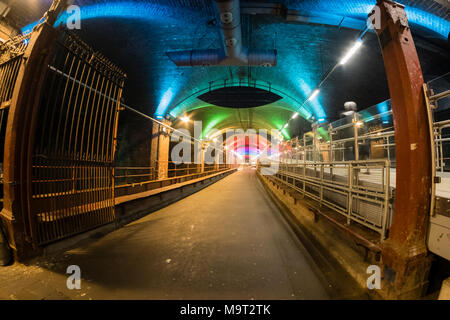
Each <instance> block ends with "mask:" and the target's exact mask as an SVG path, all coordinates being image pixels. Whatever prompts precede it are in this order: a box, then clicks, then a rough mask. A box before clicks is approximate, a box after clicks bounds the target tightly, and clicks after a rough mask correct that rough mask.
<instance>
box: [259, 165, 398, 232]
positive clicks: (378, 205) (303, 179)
mask: <svg viewBox="0 0 450 320" xmlns="http://www.w3.org/2000/svg"><path fill="white" fill-rule="evenodd" d="M278 165H279V169H278V171H277V172H276V173H275V174H274V175H273V176H270V178H271V179H276V180H277V181H279V182H281V183H283V184H285V185H287V186H289V187H290V188H292V189H294V190H296V191H298V192H299V193H300V194H302V195H303V196H306V197H308V198H310V199H312V200H315V201H317V202H318V205H319V206H320V207H322V206H326V207H329V208H330V209H332V210H334V211H336V212H338V213H340V214H341V215H343V216H345V217H346V219H347V223H350V222H351V221H355V222H357V223H359V224H362V225H364V226H366V227H368V228H370V229H372V230H374V231H376V232H378V233H380V235H381V238H382V239H384V238H385V237H386V230H387V229H388V227H389V225H390V223H391V218H392V217H391V216H392V215H391V208H390V198H391V188H390V187H389V179H390V174H389V169H390V168H389V162H388V161H386V160H384V161H378V160H365V161H346V162H339V161H338V162H303V163H283V162H280V163H279V164H278ZM258 170H260V167H259V168H258ZM369 171H370V175H368V174H367V172H369Z"/></svg>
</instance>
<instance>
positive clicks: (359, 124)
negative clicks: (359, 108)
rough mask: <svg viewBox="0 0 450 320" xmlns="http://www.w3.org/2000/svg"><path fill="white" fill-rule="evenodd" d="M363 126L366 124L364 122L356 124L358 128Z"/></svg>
mask: <svg viewBox="0 0 450 320" xmlns="http://www.w3.org/2000/svg"><path fill="white" fill-rule="evenodd" d="M363 124H364V122H362V121H357V122H356V126H357V127H362V126H363Z"/></svg>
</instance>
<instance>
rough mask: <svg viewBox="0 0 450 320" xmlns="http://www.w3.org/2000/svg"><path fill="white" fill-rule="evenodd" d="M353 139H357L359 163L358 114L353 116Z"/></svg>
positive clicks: (356, 152) (356, 155)
mask: <svg viewBox="0 0 450 320" xmlns="http://www.w3.org/2000/svg"><path fill="white" fill-rule="evenodd" d="M352 122H353V138H354V139H355V161H359V142H358V134H359V132H358V125H359V124H358V114H357V113H356V112H355V113H354V114H353V121H352Z"/></svg>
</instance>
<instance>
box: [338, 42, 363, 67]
mask: <svg viewBox="0 0 450 320" xmlns="http://www.w3.org/2000/svg"><path fill="white" fill-rule="evenodd" d="M361 45H362V41H361V40H358V41H356V42H355V44H354V45H353V47H352V48H351V49H350V50H349V51H348V52H347V54H346V55H345V56H344V57H343V58H342V60H341V62H340V64H341V65H344V64H346V63H347V62H348V60H350V58H351V57H352V56H353V55H354V54H355V53H356V51H358V49H359V48H360V47H361Z"/></svg>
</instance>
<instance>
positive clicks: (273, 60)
mask: <svg viewBox="0 0 450 320" xmlns="http://www.w3.org/2000/svg"><path fill="white" fill-rule="evenodd" d="M215 4H216V8H217V11H218V12H219V15H220V22H221V25H222V41H223V46H222V49H206V50H188V51H174V52H166V54H167V56H168V57H169V59H170V60H172V61H173V62H174V63H175V64H176V65H177V66H180V67H187V66H188V67H194V66H263V67H273V66H276V64H277V51H276V50H248V49H247V48H244V47H243V45H242V28H241V8H240V1H239V0H216V1H215Z"/></svg>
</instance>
